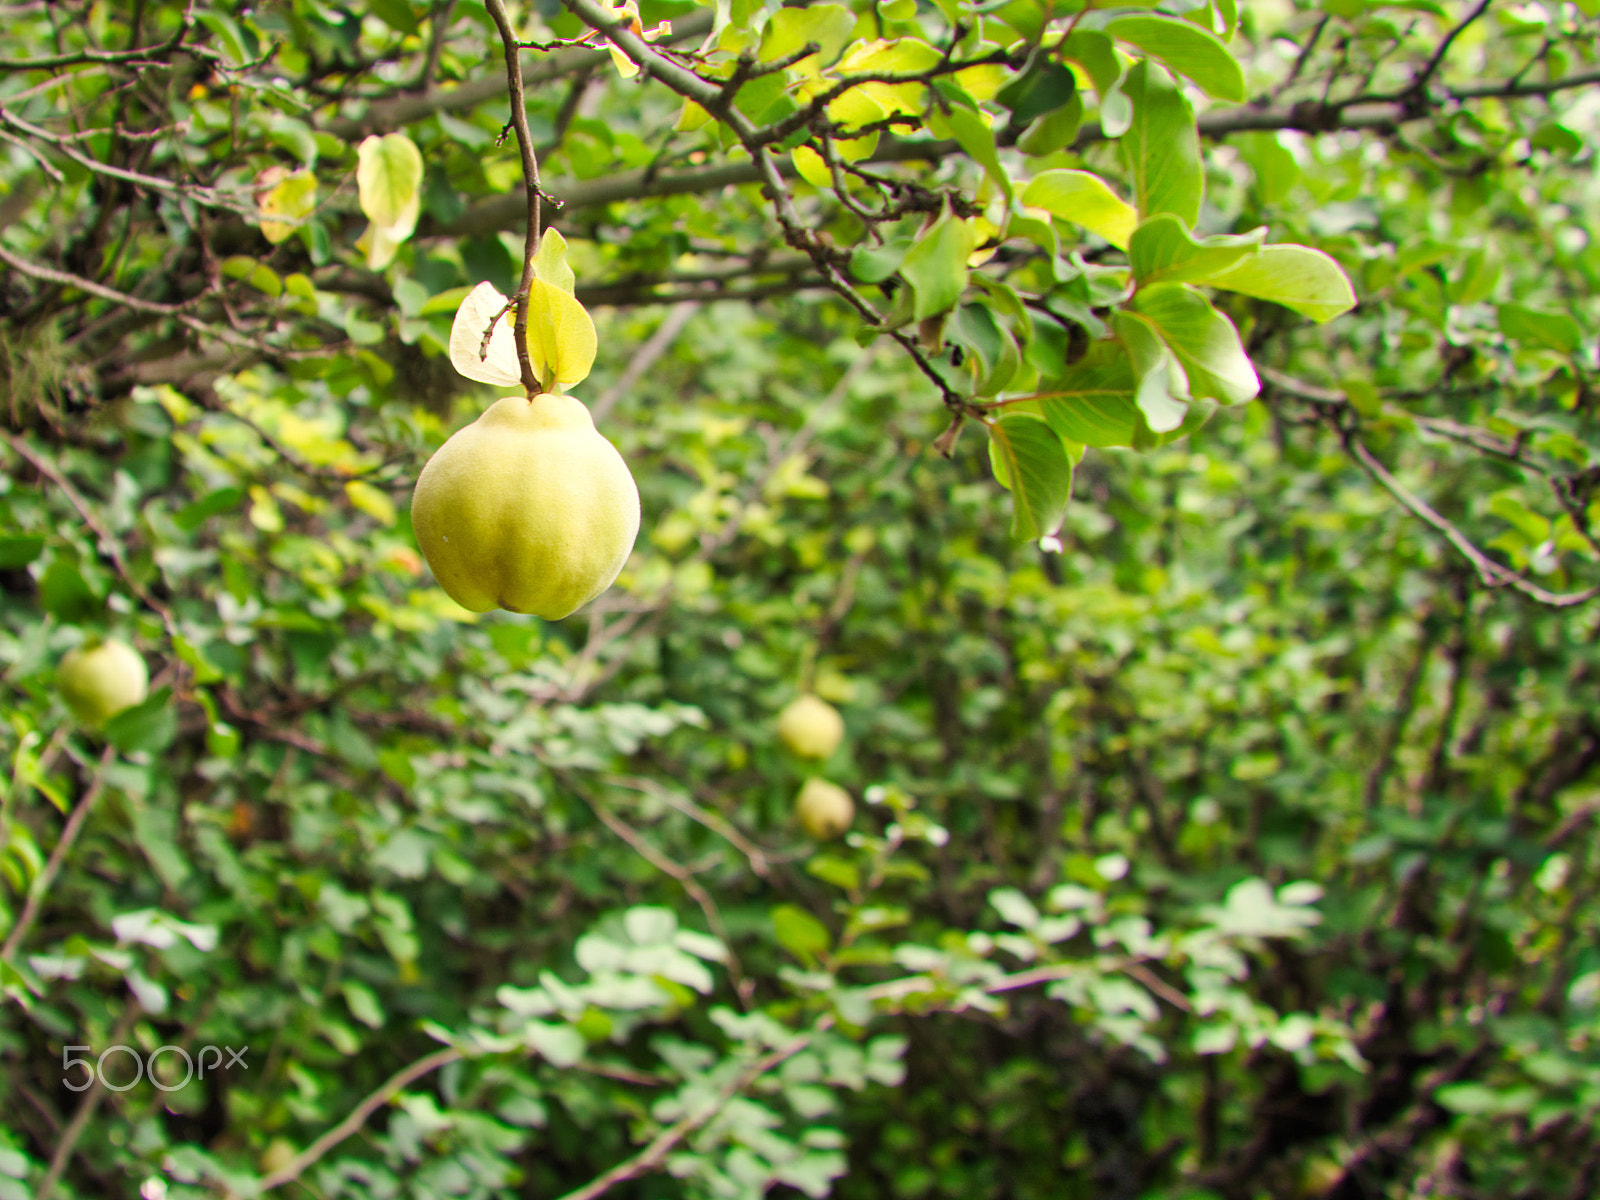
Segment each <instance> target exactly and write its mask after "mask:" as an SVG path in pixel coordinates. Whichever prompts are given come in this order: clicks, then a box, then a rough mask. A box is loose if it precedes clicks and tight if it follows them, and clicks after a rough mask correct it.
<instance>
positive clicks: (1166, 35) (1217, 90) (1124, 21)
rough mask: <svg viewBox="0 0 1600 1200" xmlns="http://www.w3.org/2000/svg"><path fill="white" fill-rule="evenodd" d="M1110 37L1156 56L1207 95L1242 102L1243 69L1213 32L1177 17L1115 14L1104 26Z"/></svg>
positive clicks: (1244, 95) (1243, 89) (1243, 95)
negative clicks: (1115, 17) (1122, 15)
mask: <svg viewBox="0 0 1600 1200" xmlns="http://www.w3.org/2000/svg"><path fill="white" fill-rule="evenodd" d="M1105 32H1106V33H1108V34H1110V35H1111V36H1112V37H1114V38H1120V39H1121V40H1122V41H1124V42H1128V43H1130V44H1131V45H1134V46H1137V47H1139V49H1141V50H1143V51H1144V52H1145V53H1146V54H1148V55H1150V56H1152V57H1153V58H1159V59H1160V60H1161V61H1162V62H1164V63H1165V64H1166V65H1167V66H1169V67H1171V68H1172V69H1173V70H1174V71H1176V72H1177V73H1178V74H1179V75H1182V76H1184V77H1185V78H1187V79H1192V80H1194V81H1195V82H1196V83H1197V84H1199V85H1200V87H1201V89H1202V90H1203V91H1204V92H1205V93H1206V95H1208V96H1214V97H1216V98H1217V99H1218V100H1232V101H1233V102H1234V103H1236V104H1238V103H1242V102H1243V101H1244V100H1245V97H1246V92H1245V86H1244V71H1243V70H1242V69H1241V68H1240V66H1239V64H1238V62H1237V61H1235V60H1234V57H1233V55H1232V54H1230V53H1228V48H1227V46H1225V45H1223V44H1222V41H1221V39H1219V38H1218V37H1217V36H1216V35H1215V34H1212V33H1209V32H1207V31H1206V30H1204V29H1202V28H1201V27H1200V26H1198V25H1195V24H1193V23H1192V22H1190V21H1185V20H1181V19H1179V18H1177V17H1162V16H1154V15H1152V16H1133V17H1118V18H1117V19H1116V20H1115V21H1112V22H1111V23H1110V24H1108V25H1107V26H1105Z"/></svg>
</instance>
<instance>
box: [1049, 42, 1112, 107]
mask: <svg viewBox="0 0 1600 1200" xmlns="http://www.w3.org/2000/svg"><path fill="white" fill-rule="evenodd" d="M1061 55H1062V57H1063V58H1066V59H1068V60H1069V61H1071V62H1075V63H1077V64H1078V65H1079V66H1080V67H1082V68H1083V69H1084V70H1085V71H1087V72H1089V78H1090V79H1092V80H1094V90H1095V91H1096V92H1098V93H1099V94H1100V100H1101V103H1102V104H1103V103H1104V102H1105V97H1106V93H1107V92H1109V91H1110V90H1111V89H1112V88H1114V87H1116V86H1117V84H1118V83H1119V82H1120V81H1121V80H1122V76H1123V65H1122V60H1121V59H1120V58H1118V57H1117V48H1116V46H1114V45H1113V44H1112V42H1111V39H1110V38H1109V37H1107V36H1106V35H1105V34H1103V33H1101V32H1100V31H1099V30H1094V29H1079V30H1075V31H1074V32H1073V34H1072V36H1071V37H1069V38H1067V40H1066V41H1064V42H1062V43H1061Z"/></svg>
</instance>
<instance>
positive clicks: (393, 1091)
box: [257, 1048, 461, 1195]
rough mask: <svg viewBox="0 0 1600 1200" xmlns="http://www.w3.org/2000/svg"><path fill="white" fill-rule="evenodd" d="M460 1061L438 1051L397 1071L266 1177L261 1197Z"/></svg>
mask: <svg viewBox="0 0 1600 1200" xmlns="http://www.w3.org/2000/svg"><path fill="white" fill-rule="evenodd" d="M460 1057H461V1051H459V1050H456V1049H453V1048H447V1049H444V1050H435V1051H434V1052H433V1053H432V1054H429V1055H427V1056H425V1057H423V1058H419V1059H417V1061H416V1062H414V1063H412V1064H411V1065H410V1066H408V1067H403V1068H401V1069H400V1070H398V1071H396V1072H395V1073H394V1074H393V1075H391V1076H389V1078H388V1079H387V1080H385V1081H384V1082H383V1083H382V1084H381V1085H380V1086H379V1087H378V1088H377V1090H376V1091H374V1092H373V1093H372V1094H371V1095H370V1096H368V1097H367V1098H366V1099H365V1100H363V1101H362V1102H361V1103H360V1104H358V1105H356V1106H355V1107H354V1108H353V1109H351V1110H350V1115H349V1116H347V1117H345V1119H344V1120H342V1121H340V1122H339V1123H338V1124H337V1125H335V1126H334V1127H333V1128H332V1129H330V1130H328V1132H327V1133H325V1134H323V1135H322V1136H321V1137H319V1138H318V1139H317V1140H316V1141H314V1142H312V1143H311V1144H310V1145H309V1146H307V1147H306V1148H305V1149H304V1150H302V1151H300V1153H299V1154H296V1155H295V1156H294V1157H293V1158H292V1159H290V1160H289V1161H288V1162H286V1163H285V1164H284V1165H283V1166H281V1167H279V1168H278V1169H277V1170H276V1171H273V1172H272V1173H271V1174H270V1175H266V1176H263V1177H262V1179H261V1180H260V1182H259V1183H258V1184H257V1188H258V1192H257V1194H258V1195H259V1194H260V1193H262V1192H270V1191H271V1190H272V1189H273V1188H276V1187H282V1186H283V1185H284V1184H286V1183H293V1182H294V1181H295V1180H296V1179H299V1178H300V1176H301V1175H302V1174H303V1173H304V1172H305V1170H306V1168H307V1167H309V1166H311V1165H312V1164H313V1163H315V1162H316V1161H317V1160H318V1159H320V1158H321V1157H322V1156H323V1155H324V1154H326V1153H327V1152H328V1151H329V1150H332V1149H333V1148H334V1147H335V1146H337V1145H338V1144H339V1143H340V1142H342V1141H344V1140H345V1139H346V1138H347V1137H349V1136H350V1135H351V1134H353V1133H356V1132H357V1131H358V1130H360V1128H361V1127H362V1126H363V1125H365V1124H366V1123H367V1118H368V1117H370V1116H371V1115H372V1114H373V1113H375V1112H377V1111H378V1110H379V1109H380V1108H382V1107H383V1106H384V1105H385V1104H387V1103H389V1101H390V1100H393V1099H394V1098H395V1096H397V1095H399V1094H400V1092H402V1091H403V1090H405V1088H406V1087H408V1086H409V1085H411V1084H413V1083H415V1082H416V1081H417V1080H419V1079H421V1078H422V1077H423V1076H424V1075H427V1074H428V1073H429V1072H432V1071H437V1070H438V1069H439V1068H440V1067H442V1066H445V1065H446V1064H447V1063H453V1062H455V1061H456V1059H458V1058H460Z"/></svg>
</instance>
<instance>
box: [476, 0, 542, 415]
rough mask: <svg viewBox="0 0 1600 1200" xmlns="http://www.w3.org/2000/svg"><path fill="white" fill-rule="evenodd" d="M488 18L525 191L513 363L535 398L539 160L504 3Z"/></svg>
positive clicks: (491, 5)
mask: <svg viewBox="0 0 1600 1200" xmlns="http://www.w3.org/2000/svg"><path fill="white" fill-rule="evenodd" d="M485 3H486V4H487V5H488V9H489V15H490V16H491V17H493V18H494V23H495V25H496V26H497V27H498V28H499V30H500V40H501V41H502V42H504V43H505V51H506V82H507V83H508V84H510V86H511V123H512V127H513V128H515V129H516V131H517V148H518V149H519V150H520V151H521V152H522V180H523V184H524V186H525V188H526V189H527V202H528V231H527V238H526V240H525V241H524V242H523V246H522V282H521V283H520V284H518V285H517V294H516V296H514V297H513V299H515V300H516V302H517V320H516V325H515V337H516V343H517V363H518V365H519V366H521V368H522V386H523V388H524V389H526V391H527V393H528V395H530V396H535V395H538V394H539V393H540V392H541V391H543V390H544V382H543V381H542V380H541V379H540V378H539V377H538V376H537V375H536V374H534V370H533V360H532V359H531V358H529V357H528V293H529V291H530V290H531V289H532V287H533V259H534V256H535V255H536V254H538V252H539V197H540V196H541V195H542V194H543V193H542V192H541V191H540V188H539V160H538V158H537V157H536V156H535V154H534V152H533V134H532V132H531V131H530V130H529V129H528V103H527V101H526V100H525V99H524V98H523V95H522V58H521V52H520V51H519V50H518V49H517V31H516V29H515V28H513V26H512V24H511V17H510V15H509V14H508V13H507V12H506V6H505V0H485Z"/></svg>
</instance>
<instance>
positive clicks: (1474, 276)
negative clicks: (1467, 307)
mask: <svg viewBox="0 0 1600 1200" xmlns="http://www.w3.org/2000/svg"><path fill="white" fill-rule="evenodd" d="M1502 269H1503V264H1502V263H1501V261H1500V255H1499V254H1498V253H1497V252H1496V251H1495V249H1494V247H1493V246H1479V247H1478V248H1477V249H1476V250H1474V251H1472V253H1471V254H1469V255H1467V257H1466V261H1465V262H1463V263H1462V264H1461V270H1460V272H1459V273H1458V274H1457V275H1456V277H1455V278H1454V279H1452V280H1451V281H1450V287H1449V290H1448V294H1449V296H1450V302H1451V303H1452V304H1477V303H1478V302H1479V301H1481V300H1487V299H1488V298H1489V297H1490V296H1492V295H1493V294H1494V288H1495V284H1497V283H1499V282H1500V272H1501V270H1502Z"/></svg>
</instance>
